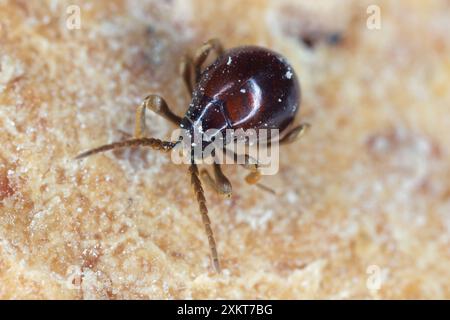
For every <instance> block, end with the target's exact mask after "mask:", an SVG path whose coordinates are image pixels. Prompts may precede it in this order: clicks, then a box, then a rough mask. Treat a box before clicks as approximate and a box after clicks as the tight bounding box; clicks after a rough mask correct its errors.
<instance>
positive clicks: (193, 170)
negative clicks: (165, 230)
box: [189, 161, 220, 273]
mask: <svg viewBox="0 0 450 320" xmlns="http://www.w3.org/2000/svg"><path fill="white" fill-rule="evenodd" d="M189 172H190V174H191V184H192V187H193V188H194V192H195V195H196V197H197V203H198V206H199V209H200V214H201V215H202V221H203V225H204V226H205V231H206V235H207V236H208V242H209V248H210V250H211V256H212V260H213V264H214V269H216V272H217V273H220V264H219V256H218V255H217V247H216V241H215V240H214V234H213V231H212V229H211V221H210V220H209V216H208V208H207V207H206V199H205V193H204V191H203V188H202V183H201V182H200V178H199V172H198V167H197V165H196V164H195V162H194V161H192V162H191V166H190V167H189Z"/></svg>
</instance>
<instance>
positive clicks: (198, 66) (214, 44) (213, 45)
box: [194, 38, 224, 83]
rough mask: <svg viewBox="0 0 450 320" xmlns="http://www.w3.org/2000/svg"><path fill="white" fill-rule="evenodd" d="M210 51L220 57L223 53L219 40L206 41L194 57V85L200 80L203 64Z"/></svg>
mask: <svg viewBox="0 0 450 320" xmlns="http://www.w3.org/2000/svg"><path fill="white" fill-rule="evenodd" d="M211 51H214V52H215V53H216V55H217V57H220V56H221V55H222V54H223V53H224V50H223V46H222V43H221V42H220V40H219V39H216V38H213V39H210V40H208V41H206V42H205V43H204V44H203V45H202V46H201V47H200V48H198V50H197V52H196V54H195V57H194V67H195V82H196V83H197V82H198V81H199V80H200V75H201V72H202V66H203V63H204V62H205V61H206V59H207V58H208V56H209V54H210V53H211Z"/></svg>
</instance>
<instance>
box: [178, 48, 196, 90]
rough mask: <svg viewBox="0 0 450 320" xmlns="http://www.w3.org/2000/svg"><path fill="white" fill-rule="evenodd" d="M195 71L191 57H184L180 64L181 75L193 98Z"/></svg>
mask: <svg viewBox="0 0 450 320" xmlns="http://www.w3.org/2000/svg"><path fill="white" fill-rule="evenodd" d="M193 69H194V62H193V61H192V58H191V57H190V56H189V55H187V54H186V55H184V57H183V58H182V59H181V62H180V75H181V77H182V78H183V81H184V84H185V85H186V88H187V90H188V92H189V95H190V96H192V92H193V90H194V87H193V86H192V71H193Z"/></svg>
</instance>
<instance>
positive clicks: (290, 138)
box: [279, 123, 311, 145]
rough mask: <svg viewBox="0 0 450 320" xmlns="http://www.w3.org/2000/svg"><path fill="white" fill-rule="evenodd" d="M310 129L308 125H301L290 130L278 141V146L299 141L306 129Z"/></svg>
mask: <svg viewBox="0 0 450 320" xmlns="http://www.w3.org/2000/svg"><path fill="white" fill-rule="evenodd" d="M309 128H311V125H310V124H309V123H302V124H300V125H298V126H297V127H294V128H292V130H290V131H289V132H288V133H287V134H286V135H285V136H284V137H283V138H282V139H281V140H280V141H279V144H280V145H281V144H289V143H292V142H294V141H296V140H298V139H300V138H301V137H302V136H303V135H304V134H305V133H306V131H308V129H309Z"/></svg>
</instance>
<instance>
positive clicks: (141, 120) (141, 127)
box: [134, 94, 181, 138]
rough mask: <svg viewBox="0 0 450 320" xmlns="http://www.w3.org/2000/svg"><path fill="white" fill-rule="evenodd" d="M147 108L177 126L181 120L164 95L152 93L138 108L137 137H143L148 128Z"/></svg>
mask: <svg viewBox="0 0 450 320" xmlns="http://www.w3.org/2000/svg"><path fill="white" fill-rule="evenodd" d="M145 109H150V110H152V111H153V112H155V113H157V114H159V115H160V116H162V117H164V118H166V119H167V120H169V121H170V122H172V123H173V124H175V125H177V126H178V125H179V124H180V122H181V118H180V117H179V116H177V115H176V114H175V113H173V112H172V111H171V110H170V109H169V106H168V105H167V103H166V101H165V100H164V99H163V98H162V97H160V96H158V95H156V94H151V95H149V96H147V97H146V98H145V99H144V101H143V102H142V103H141V105H140V106H139V107H138V108H137V110H136V127H135V129H134V136H135V137H136V138H141V137H143V136H144V134H145V133H146V130H147V126H146V125H145Z"/></svg>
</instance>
